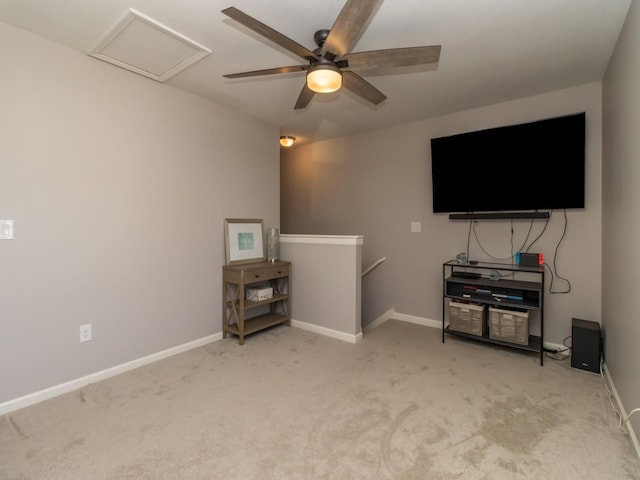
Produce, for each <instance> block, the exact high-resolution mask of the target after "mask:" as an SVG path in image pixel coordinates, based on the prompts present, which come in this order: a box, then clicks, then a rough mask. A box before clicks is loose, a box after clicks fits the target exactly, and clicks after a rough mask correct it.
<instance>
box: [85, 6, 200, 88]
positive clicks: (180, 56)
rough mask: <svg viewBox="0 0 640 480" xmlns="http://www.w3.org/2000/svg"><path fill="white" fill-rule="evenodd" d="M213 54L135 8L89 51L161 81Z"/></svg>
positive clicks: (97, 56) (93, 54) (90, 53)
mask: <svg viewBox="0 0 640 480" xmlns="http://www.w3.org/2000/svg"><path fill="white" fill-rule="evenodd" d="M210 53H211V50H209V49H208V48H207V47H204V46H203V45H200V44H199V43H197V42H195V41H193V40H191V39H190V38H188V37H186V36H184V35H182V34H180V33H178V32H176V31H175V30H172V29H171V28H169V27H167V26H166V25H163V24H162V23H160V22H157V21H156V20H153V19H152V18H150V17H147V16H146V15H144V14H142V13H140V12H138V11H136V10H134V9H130V10H129V12H127V14H126V15H125V16H124V17H123V18H122V19H121V20H120V21H119V22H118V23H117V24H116V25H114V27H113V28H112V29H111V31H110V32H108V33H107V34H106V35H105V36H104V37H103V38H102V40H100V41H99V42H98V44H97V45H96V46H95V47H93V49H91V50H90V51H89V55H91V56H92V57H95V58H98V59H100V60H104V61H105V62H109V63H111V64H113V65H117V66H118V67H122V68H124V69H126V70H129V71H131V72H135V73H138V74H140V75H144V76H145V77H149V78H152V79H153V80H157V81H158V82H164V81H166V80H168V79H169V78H171V77H173V76H174V75H176V74H177V73H179V72H181V71H182V70H184V69H186V68H187V67H189V66H191V65H193V64H194V63H196V62H197V61H199V60H201V59H202V58H204V57H206V56H207V55H209V54H210Z"/></svg>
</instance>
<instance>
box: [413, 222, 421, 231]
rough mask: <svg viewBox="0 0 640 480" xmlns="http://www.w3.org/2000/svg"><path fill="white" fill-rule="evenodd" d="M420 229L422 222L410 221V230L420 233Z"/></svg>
mask: <svg viewBox="0 0 640 480" xmlns="http://www.w3.org/2000/svg"><path fill="white" fill-rule="evenodd" d="M421 231H422V223H421V222H411V232H412V233H420V232H421Z"/></svg>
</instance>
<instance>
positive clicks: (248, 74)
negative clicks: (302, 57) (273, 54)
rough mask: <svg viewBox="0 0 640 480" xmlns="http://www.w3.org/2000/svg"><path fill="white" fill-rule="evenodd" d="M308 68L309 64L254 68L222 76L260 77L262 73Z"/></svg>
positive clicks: (296, 70)
mask: <svg viewBox="0 0 640 480" xmlns="http://www.w3.org/2000/svg"><path fill="white" fill-rule="evenodd" d="M305 70H309V65H292V66H290V67H277V68H267V69H265V70H254V71H252V72H242V73H230V74H227V75H223V77H224V78H244V77H260V76H262V75H274V74H277V73H291V72H303V71H305Z"/></svg>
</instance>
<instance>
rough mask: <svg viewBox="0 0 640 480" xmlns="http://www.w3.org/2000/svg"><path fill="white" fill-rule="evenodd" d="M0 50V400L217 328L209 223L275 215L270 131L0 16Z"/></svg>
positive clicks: (218, 237)
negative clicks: (9, 227) (88, 333)
mask: <svg viewBox="0 0 640 480" xmlns="http://www.w3.org/2000/svg"><path fill="white" fill-rule="evenodd" d="M0 45H11V48H0V63H1V64H2V65H3V66H4V68H3V69H2V74H1V75H0V105H1V107H0V132H1V137H2V141H1V142H0V218H2V219H13V220H14V221H15V239H14V240H4V241H0V272H1V273H0V325H1V327H2V331H1V333H0V403H1V402H3V401H7V400H9V399H14V398H17V397H19V396H23V395H26V394H28V393H32V392H35V391H38V390H40V389H44V388H47V387H51V386H54V385H58V384H60V383H62V382H65V381H69V380H73V379H76V378H79V377H81V376H84V375H87V374H90V373H94V372H97V371H100V370H102V369H106V368H109V367H112V366H115V365H119V364H122V363H124V362H127V361H130V360H134V359H138V358H141V357H143V356H146V355H149V354H152V353H155V352H159V351H162V350H164V349H168V348H171V347H174V346H177V345H181V344H184V343H186V342H189V341H193V340H196V339H200V338H203V337H206V336H209V335H213V334H216V333H218V332H220V331H221V328H222V324H221V321H222V320H221V318H220V317H221V314H220V312H221V304H220V302H221V298H220V297H221V279H220V275H221V266H222V265H223V264H224V261H225V260H224V240H223V219H224V218H225V217H240V218H263V219H264V223H265V226H271V225H275V226H277V225H278V223H279V215H280V212H279V173H278V172H279V147H278V144H277V138H278V135H279V130H278V129H277V127H274V126H271V125H267V124H264V123H262V122H260V121H258V120H256V119H253V118H251V117H247V116H245V115H241V114H239V113H236V112H234V111H231V110H228V109H226V108H223V107H220V106H218V105H216V104H214V103H211V102H208V101H205V100H202V99H200V98H197V97H195V96H191V95H188V94H185V93H183V92H180V91H178V90H176V89H174V88H172V87H169V86H167V85H162V84H160V83H157V82H155V81H153V80H149V79H147V78H144V77H142V76H139V75H136V74H133V73H130V72H127V71H125V70H122V69H119V68H117V67H114V66H112V65H109V64H107V63H104V62H101V61H99V60H96V59H93V58H91V57H89V56H87V55H83V54H81V53H78V52H76V51H72V50H69V49H66V48H65V47H61V46H59V45H56V44H53V43H51V42H48V41H46V40H43V39H42V38H40V37H36V36H34V35H32V34H29V33H26V32H24V31H21V30H18V29H16V28H14V27H11V26H8V25H6V24H2V23H0ZM85 323H91V324H92V325H93V341H91V342H87V343H82V344H80V343H79V341H78V336H79V333H78V331H79V326H80V325H81V324H85Z"/></svg>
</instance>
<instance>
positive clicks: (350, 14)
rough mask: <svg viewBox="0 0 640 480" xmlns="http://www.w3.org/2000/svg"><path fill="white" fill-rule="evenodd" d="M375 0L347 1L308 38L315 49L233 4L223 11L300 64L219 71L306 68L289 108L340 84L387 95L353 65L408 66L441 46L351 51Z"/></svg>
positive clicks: (433, 58)
mask: <svg viewBox="0 0 640 480" xmlns="http://www.w3.org/2000/svg"><path fill="white" fill-rule="evenodd" d="M379 1H380V0H347V2H346V3H345V5H344V6H343V7H342V10H341V11H340V13H339V14H338V17H337V18H336V20H335V22H334V24H333V26H332V27H331V30H318V31H317V32H316V33H315V34H314V36H313V39H314V41H315V43H316V45H317V48H316V49H315V50H313V51H311V50H309V49H307V48H306V47H304V46H302V45H300V44H299V43H297V42H295V41H293V40H291V39H290V38H288V37H286V36H284V35H282V34H281V33H280V32H277V31H276V30H274V29H272V28H271V27H269V26H267V25H265V24H264V23H261V22H259V21H258V20H256V19H255V18H253V17H251V16H249V15H247V14H246V13H244V12H241V11H240V10H238V9H237V8H235V7H229V8H226V9H224V10H222V13H224V14H225V15H227V16H228V17H230V18H232V19H233V20H235V21H237V22H239V23H241V24H242V25H244V26H245V27H247V28H249V29H251V30H253V31H254V32H256V33H258V34H260V35H262V36H263V37H265V38H267V39H268V40H271V41H273V42H275V43H277V44H278V45H280V46H281V47H283V48H285V49H287V50H289V51H290V52H292V53H295V54H296V55H298V56H299V57H301V58H303V59H304V60H306V61H307V62H308V63H307V64H305V65H293V66H288V67H277V68H268V69H266V70H255V71H252V72H243V73H233V74H229V75H223V76H224V77H225V78H243V77H257V76H261V75H272V74H278V73H292V72H301V71H306V72H307V74H306V75H307V79H306V80H307V81H306V83H305V85H304V86H303V87H302V91H301V92H300V95H299V96H298V100H297V101H296V105H295V107H294V109H296V110H297V109H301V108H305V107H306V106H307V105H309V102H310V101H311V99H312V98H313V96H314V95H315V94H316V93H331V92H335V91H337V90H339V89H340V88H341V87H345V88H346V89H348V90H350V91H351V92H353V93H355V94H356V95H358V96H360V97H362V98H364V99H365V100H367V101H369V102H371V103H372V104H374V105H378V104H379V103H381V102H383V101H384V100H385V99H386V98H387V97H386V96H385V95H384V94H383V93H382V92H381V91H380V90H378V89H377V88H376V87H374V86H373V85H371V84H370V83H369V82H367V81H366V80H365V79H364V78H362V77H361V76H360V75H358V74H357V73H355V72H354V70H358V71H359V70H366V69H376V68H395V67H409V66H414V65H425V64H430V63H437V62H438V60H439V59H440V48H441V46H440V45H433V46H428V47H406V48H390V49H385V50H371V51H368V52H358V53H351V49H352V48H353V46H354V45H355V43H356V41H357V40H358V39H359V38H360V36H361V35H362V33H363V31H364V29H365V27H366V25H367V22H368V20H369V18H370V17H371V15H372V13H373V11H374V10H375V8H376V5H377V4H378V2H379Z"/></svg>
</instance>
